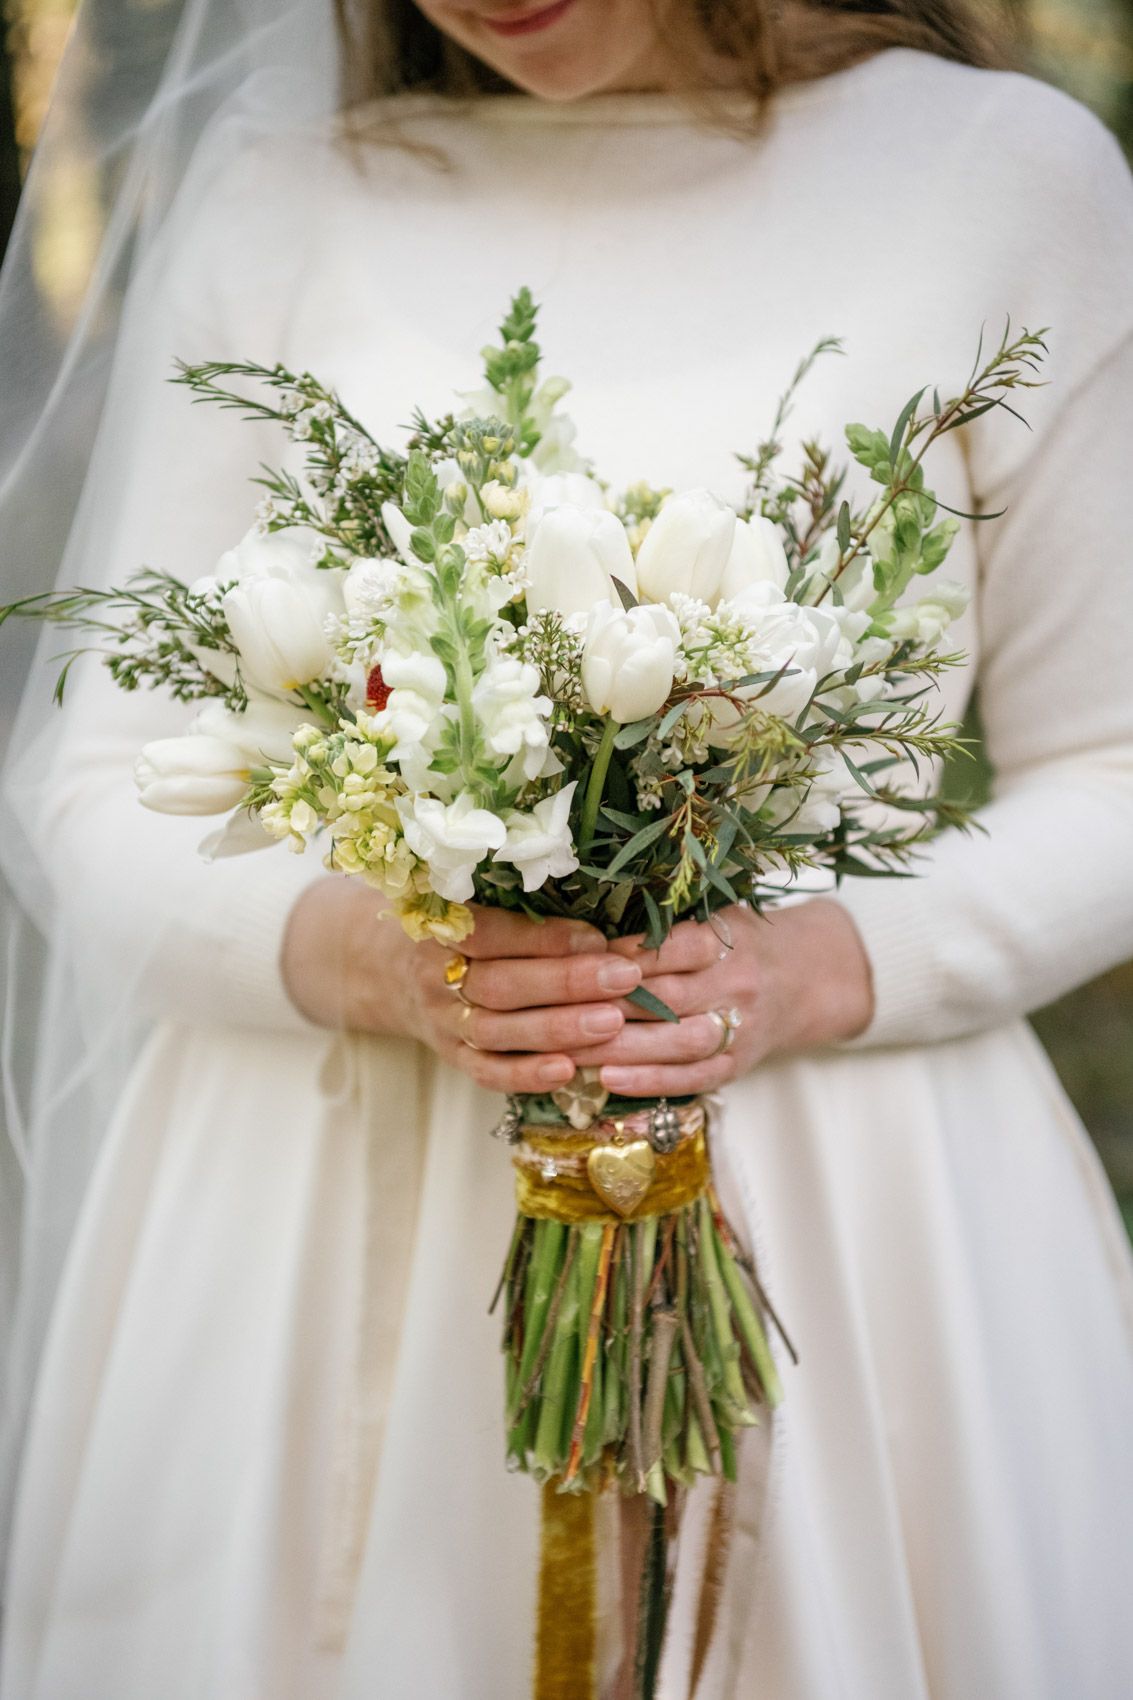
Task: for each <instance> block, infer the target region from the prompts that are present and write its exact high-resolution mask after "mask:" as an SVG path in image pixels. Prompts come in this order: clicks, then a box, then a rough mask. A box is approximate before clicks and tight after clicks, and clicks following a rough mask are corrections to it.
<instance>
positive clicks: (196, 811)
mask: <svg viewBox="0 0 1133 1700" xmlns="http://www.w3.org/2000/svg"><path fill="white" fill-rule="evenodd" d="M251 765H252V764H251V763H250V762H249V760H248V755H247V752H246V751H245V750H242V749H241V748H240V747H239V745H237V744H233V743H230V742H229V741H228V739H227V738H212V737H209V736H207V735H206V734H204V733H199V734H198V733H190V734H189V735H188V736H187V737H184V738H158V739H157V740H156V742H154V743H152V744H146V745H145V747H144V748H143V750H142V753H141V755H140V756H139V757H138V759H137V761H136V762H135V764H134V778H135V780H136V781H137V786H138V790H139V792H140V794H141V800H142V802H143V803H144V804H145V806H146V808H147V809H156V810H157V812H158V813H159V814H163V815H221V814H225V813H227V811H228V810H229V809H234V808H236V806H237V805H238V804H239V803H241V802H242V801H243V799H244V794H245V792H246V791H247V789H248V778H249V774H248V769H249V767H250V766H251Z"/></svg>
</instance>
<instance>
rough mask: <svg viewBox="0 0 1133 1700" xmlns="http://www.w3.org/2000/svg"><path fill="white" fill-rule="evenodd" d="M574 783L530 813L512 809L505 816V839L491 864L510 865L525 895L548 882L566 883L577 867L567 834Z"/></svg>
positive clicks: (572, 845)
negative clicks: (516, 871)
mask: <svg viewBox="0 0 1133 1700" xmlns="http://www.w3.org/2000/svg"><path fill="white" fill-rule="evenodd" d="M576 784H577V781H575V780H573V779H572V780H571V782H570V784H569V785H564V786H563V788H562V790H561V791H556V792H555V793H554V795H553V796H551V797H544V798H543V801H542V802H541V803H536V805H535V807H534V808H533V809H529V810H520V809H512V810H511V811H510V813H508V814H507V815H505V816H504V825H505V827H506V828H507V837H506V838H505V839H504V842H503V844H502V845H501V846H500V848H499V849H498V850H497V851H496V853H495V855H494V856H493V858H492V860H493V861H494V862H510V863H511V864H512V865H513V867H516V868H518V869H519V872H520V874H521V875H522V876H523V889H524V891H538V889H539V887H540V886H541V885H545V884H546V882H547V880H549V879H565V877H566V876H567V874H573V873H574V871H575V869H576V868H577V867H578V857H577V855H576V854H575V849H574V840H573V839H572V838H571V833H570V806H571V800H572V798H573V796H574V792H575V787H576Z"/></svg>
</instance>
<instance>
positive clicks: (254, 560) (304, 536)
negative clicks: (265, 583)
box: [193, 526, 320, 589]
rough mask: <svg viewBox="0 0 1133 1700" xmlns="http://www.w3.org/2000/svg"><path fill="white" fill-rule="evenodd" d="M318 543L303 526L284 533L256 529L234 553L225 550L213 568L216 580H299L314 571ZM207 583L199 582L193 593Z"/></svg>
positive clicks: (226, 581)
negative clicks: (294, 576)
mask: <svg viewBox="0 0 1133 1700" xmlns="http://www.w3.org/2000/svg"><path fill="white" fill-rule="evenodd" d="M319 541H320V539H319V536H318V534H317V532H314V531H308V530H307V529H306V528H305V527H303V526H288V527H287V529H286V530H285V531H267V532H263V531H258V530H257V529H256V527H255V526H253V527H252V529H251V531H249V532H246V533H245V535H244V536H243V537H242V538H241V539H240V542H239V543H238V544H237V545H236V547H235V549H229V550H227V551H226V552H225V553H224V554H223V555H222V556H221V557H220V560H219V561H218V562H217V564H216V573H215V575H214V576H215V579H216V581H217V582H218V583H220V584H230V583H231V582H232V580H233V579H235V580H236V582H237V583H238V584H242V583H243V582H244V580H245V579H249V578H288V577H290V576H291V574H293V573H294V574H298V575H299V576H300V577H302V576H303V575H304V574H305V573H308V572H311V571H317V570H318V569H317V568H312V566H311V556H312V554H313V552H314V549H315V546H316V545H317V544H318V543H319ZM208 582H209V581H208V580H207V579H201V580H198V584H197V585H195V586H194V587H193V588H194V589H196V588H198V587H200V586H204V585H205V584H207V583H208Z"/></svg>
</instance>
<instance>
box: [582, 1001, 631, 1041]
mask: <svg viewBox="0 0 1133 1700" xmlns="http://www.w3.org/2000/svg"><path fill="white" fill-rule="evenodd" d="M578 1025H579V1026H580V1027H581V1029H582V1031H583V1032H584V1033H585V1034H586V1035H587V1036H588V1037H589V1038H591V1039H604V1038H608V1036H609V1035H610V1034H611V1033H616V1032H617V1031H618V1029H619V1028H620V1027H621V1025H622V1012H621V1010H620V1009H614V1008H613V1006H611V1007H610V1008H608V1009H591V1010H588V1011H587V1012H586V1014H585V1015H584V1016H582V1017H581V1018H580V1020H579V1023H578Z"/></svg>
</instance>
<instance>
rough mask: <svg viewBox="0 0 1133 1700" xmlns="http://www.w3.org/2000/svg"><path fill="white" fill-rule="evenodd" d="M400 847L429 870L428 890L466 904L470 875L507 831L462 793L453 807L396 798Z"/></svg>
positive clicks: (436, 801)
mask: <svg viewBox="0 0 1133 1700" xmlns="http://www.w3.org/2000/svg"><path fill="white" fill-rule="evenodd" d="M397 812H398V814H399V815H400V816H401V824H402V829H403V831H404V833H405V842H406V843H407V844H408V846H409V848H410V849H411V850H412V851H413V853H414V855H417V856H420V858H421V860H422V861H423V862H426V863H427V864H428V867H429V878H430V883H431V885H432V887H433V890H434V891H435V892H437V893H438V894H439V895H440V896H441V897H445V898H447V899H448V901H449V902H450V903H467V901H468V899H469V898H470V897H471V896H472V894H473V891H474V889H475V888H474V886H473V883H472V875H473V874H474V872H475V871H476V869H477V867H478V866H479V865H480V863H481V862H482V861H483V860H484V858H485V857H486V856H487V854H488V852H489V851H490V850H499V849H500V848H501V846H502V845H503V843H504V840H505V839H506V838H507V828H506V827H505V825H504V823H503V821H502V820H501V819H500V817H499V815H494V814H492V813H491V811H490V810H489V809H479V808H477V807H476V804H475V802H474V800H473V799H472V798H471V797H470V796H469V795H468V793H467V792H466V791H462V792H461V794H460V796H459V797H457V798H456V800H455V802H452V803H442V802H441V801H440V799H439V798H437V797H426V796H416V797H401V798H399V799H398V804H397Z"/></svg>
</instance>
